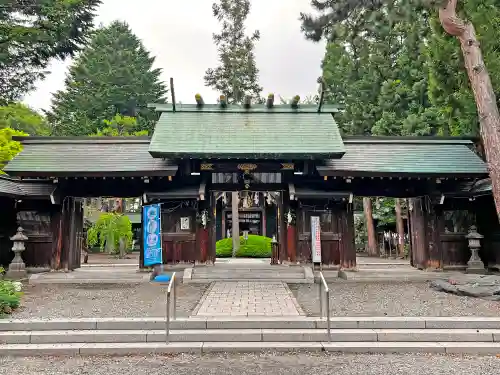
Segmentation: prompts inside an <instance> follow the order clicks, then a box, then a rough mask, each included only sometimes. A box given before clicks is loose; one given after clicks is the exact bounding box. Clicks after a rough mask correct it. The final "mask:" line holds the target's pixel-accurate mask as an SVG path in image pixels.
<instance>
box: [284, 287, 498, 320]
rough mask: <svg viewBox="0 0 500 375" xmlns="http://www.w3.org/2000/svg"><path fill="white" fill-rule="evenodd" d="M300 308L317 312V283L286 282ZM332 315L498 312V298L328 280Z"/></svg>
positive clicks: (312, 313) (308, 311)
mask: <svg viewBox="0 0 500 375" xmlns="http://www.w3.org/2000/svg"><path fill="white" fill-rule="evenodd" d="M289 286H290V289H291V290H292V292H293V294H294V295H295V297H296V298H297V301H298V302H299V304H300V306H301V307H302V309H303V310H304V312H305V313H306V314H307V315H309V316H318V315H319V302H318V299H319V290H318V287H319V284H302V285H301V284H289ZM329 288H330V311H331V313H332V316H472V315H477V316H499V314H500V302H494V301H486V300H482V299H478V298H470V297H459V296H455V295H451V294H446V293H442V292H437V291H434V290H432V289H430V287H429V285H428V284H427V283H403V282H402V283H392V284H384V283H342V282H338V283H331V284H329Z"/></svg>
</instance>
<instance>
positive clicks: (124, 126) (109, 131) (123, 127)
mask: <svg viewBox="0 0 500 375" xmlns="http://www.w3.org/2000/svg"><path fill="white" fill-rule="evenodd" d="M103 123H104V125H105V126H104V128H102V129H99V130H98V131H97V133H95V134H91V135H92V136H95V137H102V136H106V137H129V136H145V135H148V131H147V130H139V131H135V130H134V129H137V119H136V118H135V117H129V116H122V115H118V114H117V115H115V117H113V118H112V119H111V120H104V121H103Z"/></svg>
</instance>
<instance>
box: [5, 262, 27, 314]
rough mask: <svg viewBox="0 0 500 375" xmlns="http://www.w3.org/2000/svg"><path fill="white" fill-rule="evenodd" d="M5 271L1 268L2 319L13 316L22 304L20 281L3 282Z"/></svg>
mask: <svg viewBox="0 0 500 375" xmlns="http://www.w3.org/2000/svg"><path fill="white" fill-rule="evenodd" d="M4 271H5V270H4V269H3V268H2V267H0V317H2V316H5V315H8V314H11V313H12V310H14V309H16V308H18V307H19V304H20V302H21V296H22V293H21V288H22V284H21V283H20V282H19V281H10V280H2V276H3V273H4Z"/></svg>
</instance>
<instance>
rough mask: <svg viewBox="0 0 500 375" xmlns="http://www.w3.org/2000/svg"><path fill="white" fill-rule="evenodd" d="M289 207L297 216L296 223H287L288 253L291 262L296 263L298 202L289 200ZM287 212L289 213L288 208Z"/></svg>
mask: <svg viewBox="0 0 500 375" xmlns="http://www.w3.org/2000/svg"><path fill="white" fill-rule="evenodd" d="M288 209H290V210H291V212H292V213H293V215H294V216H295V221H294V223H292V224H290V225H287V228H286V247H287V255H288V260H289V261H290V262H291V263H296V262H297V202H296V201H289V204H288ZM286 214H287V215H288V210H287V213H286Z"/></svg>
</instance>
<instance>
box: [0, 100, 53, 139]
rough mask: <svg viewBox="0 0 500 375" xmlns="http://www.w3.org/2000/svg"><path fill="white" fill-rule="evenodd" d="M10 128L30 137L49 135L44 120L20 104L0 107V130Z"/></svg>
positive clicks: (48, 127)
mask: <svg viewBox="0 0 500 375" xmlns="http://www.w3.org/2000/svg"><path fill="white" fill-rule="evenodd" d="M2 128H12V129H15V130H19V131H23V132H25V133H28V134H31V135H50V133H51V128H50V126H49V124H48V123H47V121H46V120H45V118H44V117H43V116H42V115H41V114H39V113H38V112H36V111H34V110H32V109H31V108H29V107H28V106H26V105H24V104H22V103H11V104H8V105H6V106H0V129H2Z"/></svg>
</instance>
